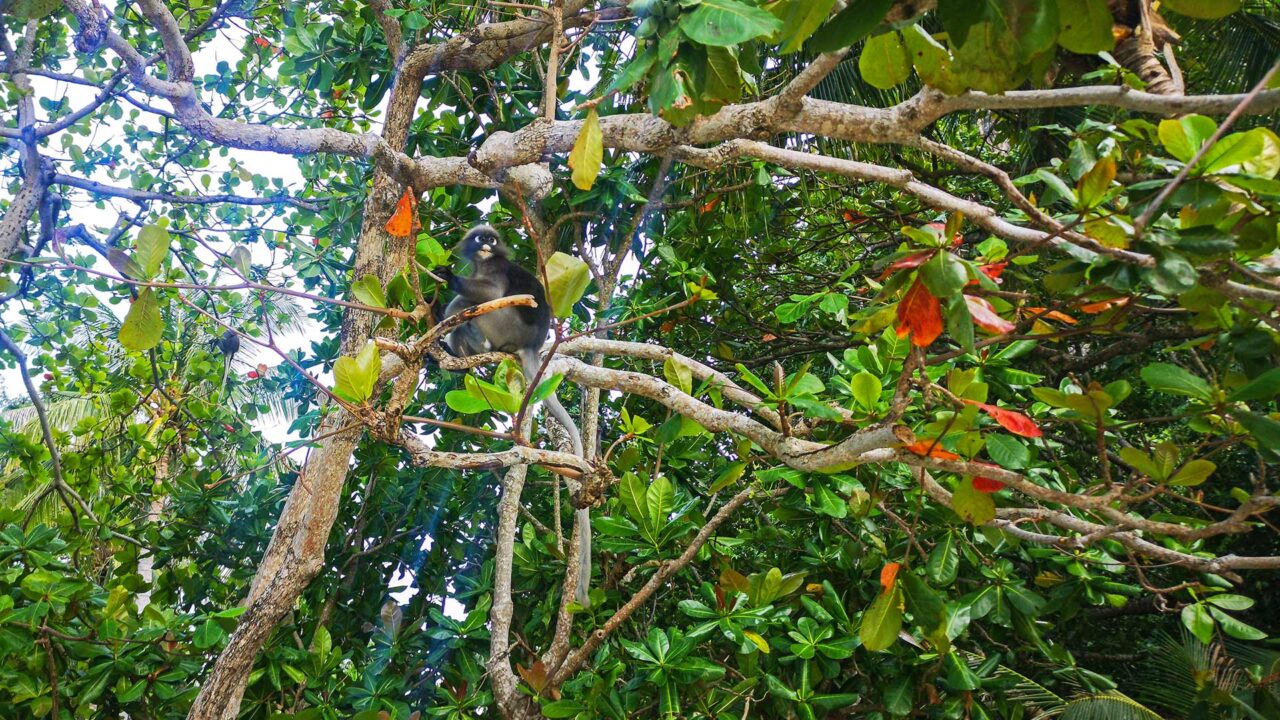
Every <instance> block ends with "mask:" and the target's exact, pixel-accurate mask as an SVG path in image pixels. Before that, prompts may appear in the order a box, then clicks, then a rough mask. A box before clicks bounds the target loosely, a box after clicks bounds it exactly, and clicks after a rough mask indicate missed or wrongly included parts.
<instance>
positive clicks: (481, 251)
mask: <svg viewBox="0 0 1280 720" xmlns="http://www.w3.org/2000/svg"><path fill="white" fill-rule="evenodd" d="M458 254H459V255H461V256H462V257H463V259H465V260H467V261H468V262H476V261H477V260H488V259H489V258H491V257H494V256H495V255H496V256H498V257H507V255H508V253H507V246H506V245H505V244H504V243H503V242H502V238H500V237H498V231H497V230H495V229H494V228H493V226H492V225H477V226H475V227H473V228H471V229H470V230H468V231H467V234H466V237H464V238H462V242H460V243H458Z"/></svg>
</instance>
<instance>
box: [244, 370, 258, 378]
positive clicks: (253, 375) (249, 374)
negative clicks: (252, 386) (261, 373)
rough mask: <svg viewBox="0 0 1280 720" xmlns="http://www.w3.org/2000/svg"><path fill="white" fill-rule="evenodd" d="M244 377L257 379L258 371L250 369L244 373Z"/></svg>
mask: <svg viewBox="0 0 1280 720" xmlns="http://www.w3.org/2000/svg"><path fill="white" fill-rule="evenodd" d="M245 377H247V378H249V379H250V380H257V379H258V371H257V370H250V371H249V372H247V373H245Z"/></svg>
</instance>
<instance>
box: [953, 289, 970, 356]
mask: <svg viewBox="0 0 1280 720" xmlns="http://www.w3.org/2000/svg"><path fill="white" fill-rule="evenodd" d="M946 303H947V333H948V334H950V335H951V337H952V338H954V339H955V341H956V342H958V343H960V347H962V348H964V349H965V350H966V351H968V352H973V351H974V350H975V349H976V346H975V345H974V335H973V313H971V312H970V311H969V303H967V302H965V299H964V296H963V295H960V294H956V295H952V296H951V297H949V298H947V300H946Z"/></svg>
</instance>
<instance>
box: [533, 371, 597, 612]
mask: <svg viewBox="0 0 1280 720" xmlns="http://www.w3.org/2000/svg"><path fill="white" fill-rule="evenodd" d="M520 364H521V365H523V366H524V367H523V370H524V376H525V379H526V380H527V381H529V382H532V381H533V378H534V376H535V375H537V373H538V369H539V368H541V367H542V362H541V361H540V360H539V359H538V353H537V352H536V351H533V350H526V351H524V352H521V353H520ZM542 404H543V405H546V406H547V410H549V411H550V412H551V416H552V417H554V418H555V419H556V422H558V423H560V425H561V426H562V427H564V429H565V430H566V431H567V432H568V433H569V442H570V444H572V445H573V454H574V455H577V456H578V457H584V451H583V447H582V433H581V432H579V431H578V425H577V423H575V422H574V421H573V417H572V416H571V415H569V412H568V411H567V410H565V409H564V406H563V405H561V404H560V400H558V399H557V398H556V396H555V395H554V394H553V395H548V396H547V399H546V400H543V401H542ZM574 518H575V520H576V521H577V523H578V589H577V590H576V591H575V592H574V595H573V599H574V601H575V602H577V603H578V604H579V605H582V606H584V607H586V606H587V605H588V604H589V603H590V598H589V597H588V595H587V591H588V590H589V589H590V587H591V511H590V510H588V509H587V508H578V509H577V511H575V513H574Z"/></svg>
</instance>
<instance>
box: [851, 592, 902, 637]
mask: <svg viewBox="0 0 1280 720" xmlns="http://www.w3.org/2000/svg"><path fill="white" fill-rule="evenodd" d="M901 629H902V589H901V588H899V587H898V586H897V585H896V584H895V585H894V586H893V589H892V590H890V591H888V592H882V593H880V594H879V595H878V596H876V599H875V600H874V601H872V603H871V607H869V608H867V611H866V612H865V613H863V614H862V625H861V626H860V627H859V628H858V637H859V638H861V639H862V645H863V647H865V648H866V649H868V650H871V651H879V650H885V649H887V648H888V647H889V646H891V645H893V642H894V641H895V640H897V639H898V631H899V630H901Z"/></svg>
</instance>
